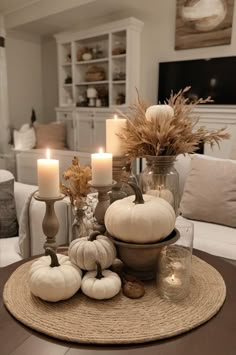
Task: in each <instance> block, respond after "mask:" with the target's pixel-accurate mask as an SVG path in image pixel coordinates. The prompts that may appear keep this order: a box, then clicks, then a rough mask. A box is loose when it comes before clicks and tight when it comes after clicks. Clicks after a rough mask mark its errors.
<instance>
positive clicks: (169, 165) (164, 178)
mask: <svg viewBox="0 0 236 355" xmlns="http://www.w3.org/2000/svg"><path fill="white" fill-rule="evenodd" d="M145 158H146V168H145V169H144V170H143V172H142V173H141V175H140V182H139V183H140V187H141V190H142V192H143V193H145V194H148V195H153V196H158V197H162V198H163V199H165V200H166V201H168V202H169V203H170V204H171V205H172V207H173V208H174V210H175V213H176V214H177V211H178V205H179V174H178V172H177V170H176V169H175V167H174V162H175V159H176V157H175V156H164V155H163V156H151V155H148V156H145Z"/></svg>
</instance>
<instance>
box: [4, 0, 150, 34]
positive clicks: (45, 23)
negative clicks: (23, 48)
mask: <svg viewBox="0 0 236 355" xmlns="http://www.w3.org/2000/svg"><path fill="white" fill-rule="evenodd" d="M47 1H50V2H51V3H53V0H47ZM57 1H58V0H57ZM68 1H69V0H66V1H65V0H64V4H65V3H68ZM156 1H157V0H148V2H149V6H148V8H149V9H150V8H152V5H153V6H154V4H155V3H156ZM71 2H72V0H71ZM77 2H78V4H79V6H73V8H72V7H71V8H69V9H64V10H63V11H60V12H59V11H58V12H57V13H54V14H48V15H45V12H44V16H41V17H40V18H38V19H36V20H33V21H28V19H29V18H26V17H25V18H24V21H22V22H23V23H21V24H18V25H16V26H15V27H14V26H12V21H11V26H9V27H8V28H7V30H8V29H11V30H12V29H14V30H18V31H20V32H26V33H30V34H35V35H40V36H51V35H53V34H55V33H58V32H62V31H67V30H73V29H83V28H86V26H88V24H89V25H92V26H94V25H97V24H100V23H101V21H102V19H103V18H105V17H106V19H107V18H108V20H109V21H113V20H117V19H120V18H124V16H125V17H129V16H135V17H137V18H140V19H144V18H145V16H150V13H151V11H150V10H149V9H148V8H146V7H145V3H144V1H143V0H89V1H88V0H87V3H86V1H84V2H83V1H81V0H77ZM43 3H45V0H31V1H29V0H28V1H27V0H0V12H1V11H3V12H4V13H5V14H6V20H5V23H6V27H7V25H8V23H9V21H8V22H7V20H8V16H12V14H13V13H14V11H16V14H17V9H20V7H21V8H22V9H23V8H24V9H25V10H28V9H30V8H33V7H35V6H38V7H39V6H40V4H43ZM75 3H76V1H74V4H75ZM27 7H28V8H27ZM14 9H15V10H14ZM25 10H24V13H25V12H26V11H25ZM8 14H9V15H8ZM16 14H15V15H16ZM15 22H17V21H15Z"/></svg>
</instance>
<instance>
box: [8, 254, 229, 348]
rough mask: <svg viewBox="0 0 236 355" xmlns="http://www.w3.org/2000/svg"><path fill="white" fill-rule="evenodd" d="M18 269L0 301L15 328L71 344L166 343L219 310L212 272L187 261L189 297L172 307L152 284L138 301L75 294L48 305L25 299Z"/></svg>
mask: <svg viewBox="0 0 236 355" xmlns="http://www.w3.org/2000/svg"><path fill="white" fill-rule="evenodd" d="M31 263H32V261H30V262H27V263H25V264H23V265H21V266H20V267H19V268H18V269H17V270H16V271H15V272H14V273H13V274H12V275H11V277H10V278H9V280H8V281H7V283H6V285H5V288H4V293H3V299H4V303H5V305H6V307H7V308H8V310H9V311H10V312H11V313H12V314H13V315H14V316H15V318H17V319H18V320H19V321H20V322H22V323H24V324H25V325H27V326H29V327H30V328H33V329H35V330H37V331H39V332H42V333H44V334H47V335H49V336H52V337H54V338H58V339H63V340H66V341H71V342H77V343H94V344H128V343H130V344H132V343H144V342H148V341H153V340H157V339H163V338H168V337H172V336H174V335H177V334H181V333H184V332H187V331H189V330H190V329H192V328H195V327H197V326H199V325H200V324H202V323H204V322H206V321H207V320H209V319H210V318H211V317H213V316H214V315H215V314H216V313H217V312H218V311H219V309H220V307H221V306H222V304H223V302H224V300H225V296H226V287H225V283H224V280H223V278H222V276H221V275H220V274H219V272H218V271H216V270H215V269H214V268H213V267H212V266H210V265H209V264H207V263H206V262H204V261H203V260H201V259H199V258H197V257H196V256H193V267H192V278H191V292H190V295H189V296H188V297H187V298H185V299H184V300H183V301H181V302H177V303H173V302H171V301H167V300H163V299H161V298H160V297H159V296H158V292H157V288H156V286H155V283H154V282H149V283H146V284H145V290H146V293H145V295H144V297H142V298H140V299H136V300H132V299H129V298H127V297H125V296H124V295H123V294H122V293H120V294H118V295H117V296H115V297H114V298H113V299H110V300H106V301H96V300H92V299H90V298H88V297H86V296H85V295H83V294H82V292H81V291H79V292H78V293H77V294H76V295H74V296H73V297H72V298H70V299H69V300H67V301H61V302H57V303H49V302H45V301H41V300H40V299H39V298H37V297H34V296H32V295H31V293H30V290H29V286H28V270H29V267H30V265H31Z"/></svg>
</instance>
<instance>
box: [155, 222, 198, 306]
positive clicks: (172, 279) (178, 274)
mask: <svg viewBox="0 0 236 355" xmlns="http://www.w3.org/2000/svg"><path fill="white" fill-rule="evenodd" d="M175 228H176V229H177V230H178V231H179V232H180V238H179V239H178V241H177V242H176V243H175V244H172V245H170V246H167V247H165V248H164V249H163V250H162V251H161V253H160V256H159V259H158V264H157V273H156V281H157V287H158V291H159V294H160V297H162V298H164V299H168V300H171V301H174V302H175V301H180V300H182V299H184V298H185V297H187V296H188V295H189V293H190V285H191V283H190V281H191V267H192V248H193V236H194V226H193V223H192V222H189V221H186V220H184V219H181V218H180V219H178V220H177V222H176V225H175Z"/></svg>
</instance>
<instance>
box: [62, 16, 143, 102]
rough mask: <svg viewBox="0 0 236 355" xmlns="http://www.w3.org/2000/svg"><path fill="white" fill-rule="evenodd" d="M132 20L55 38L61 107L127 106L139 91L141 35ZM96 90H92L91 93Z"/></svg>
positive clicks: (140, 24)
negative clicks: (136, 91)
mask: <svg viewBox="0 0 236 355" xmlns="http://www.w3.org/2000/svg"><path fill="white" fill-rule="evenodd" d="M142 27H143V22H141V21H140V20H137V19H135V18H133V17H130V18H127V19H124V20H120V21H115V22H111V23H108V24H104V25H101V26H97V27H95V28H91V29H89V30H86V31H79V32H78V31H77V32H67V33H59V34H57V35H55V38H56V41H57V47H58V76H59V106H64V105H68V106H70V105H76V106H78V107H97V108H100V107H101V108H102V107H112V106H119V107H123V106H127V105H128V104H130V102H131V100H132V99H133V98H134V97H135V88H139V76H140V63H139V60H140V34H141V30H142ZM88 89H93V90H88Z"/></svg>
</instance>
